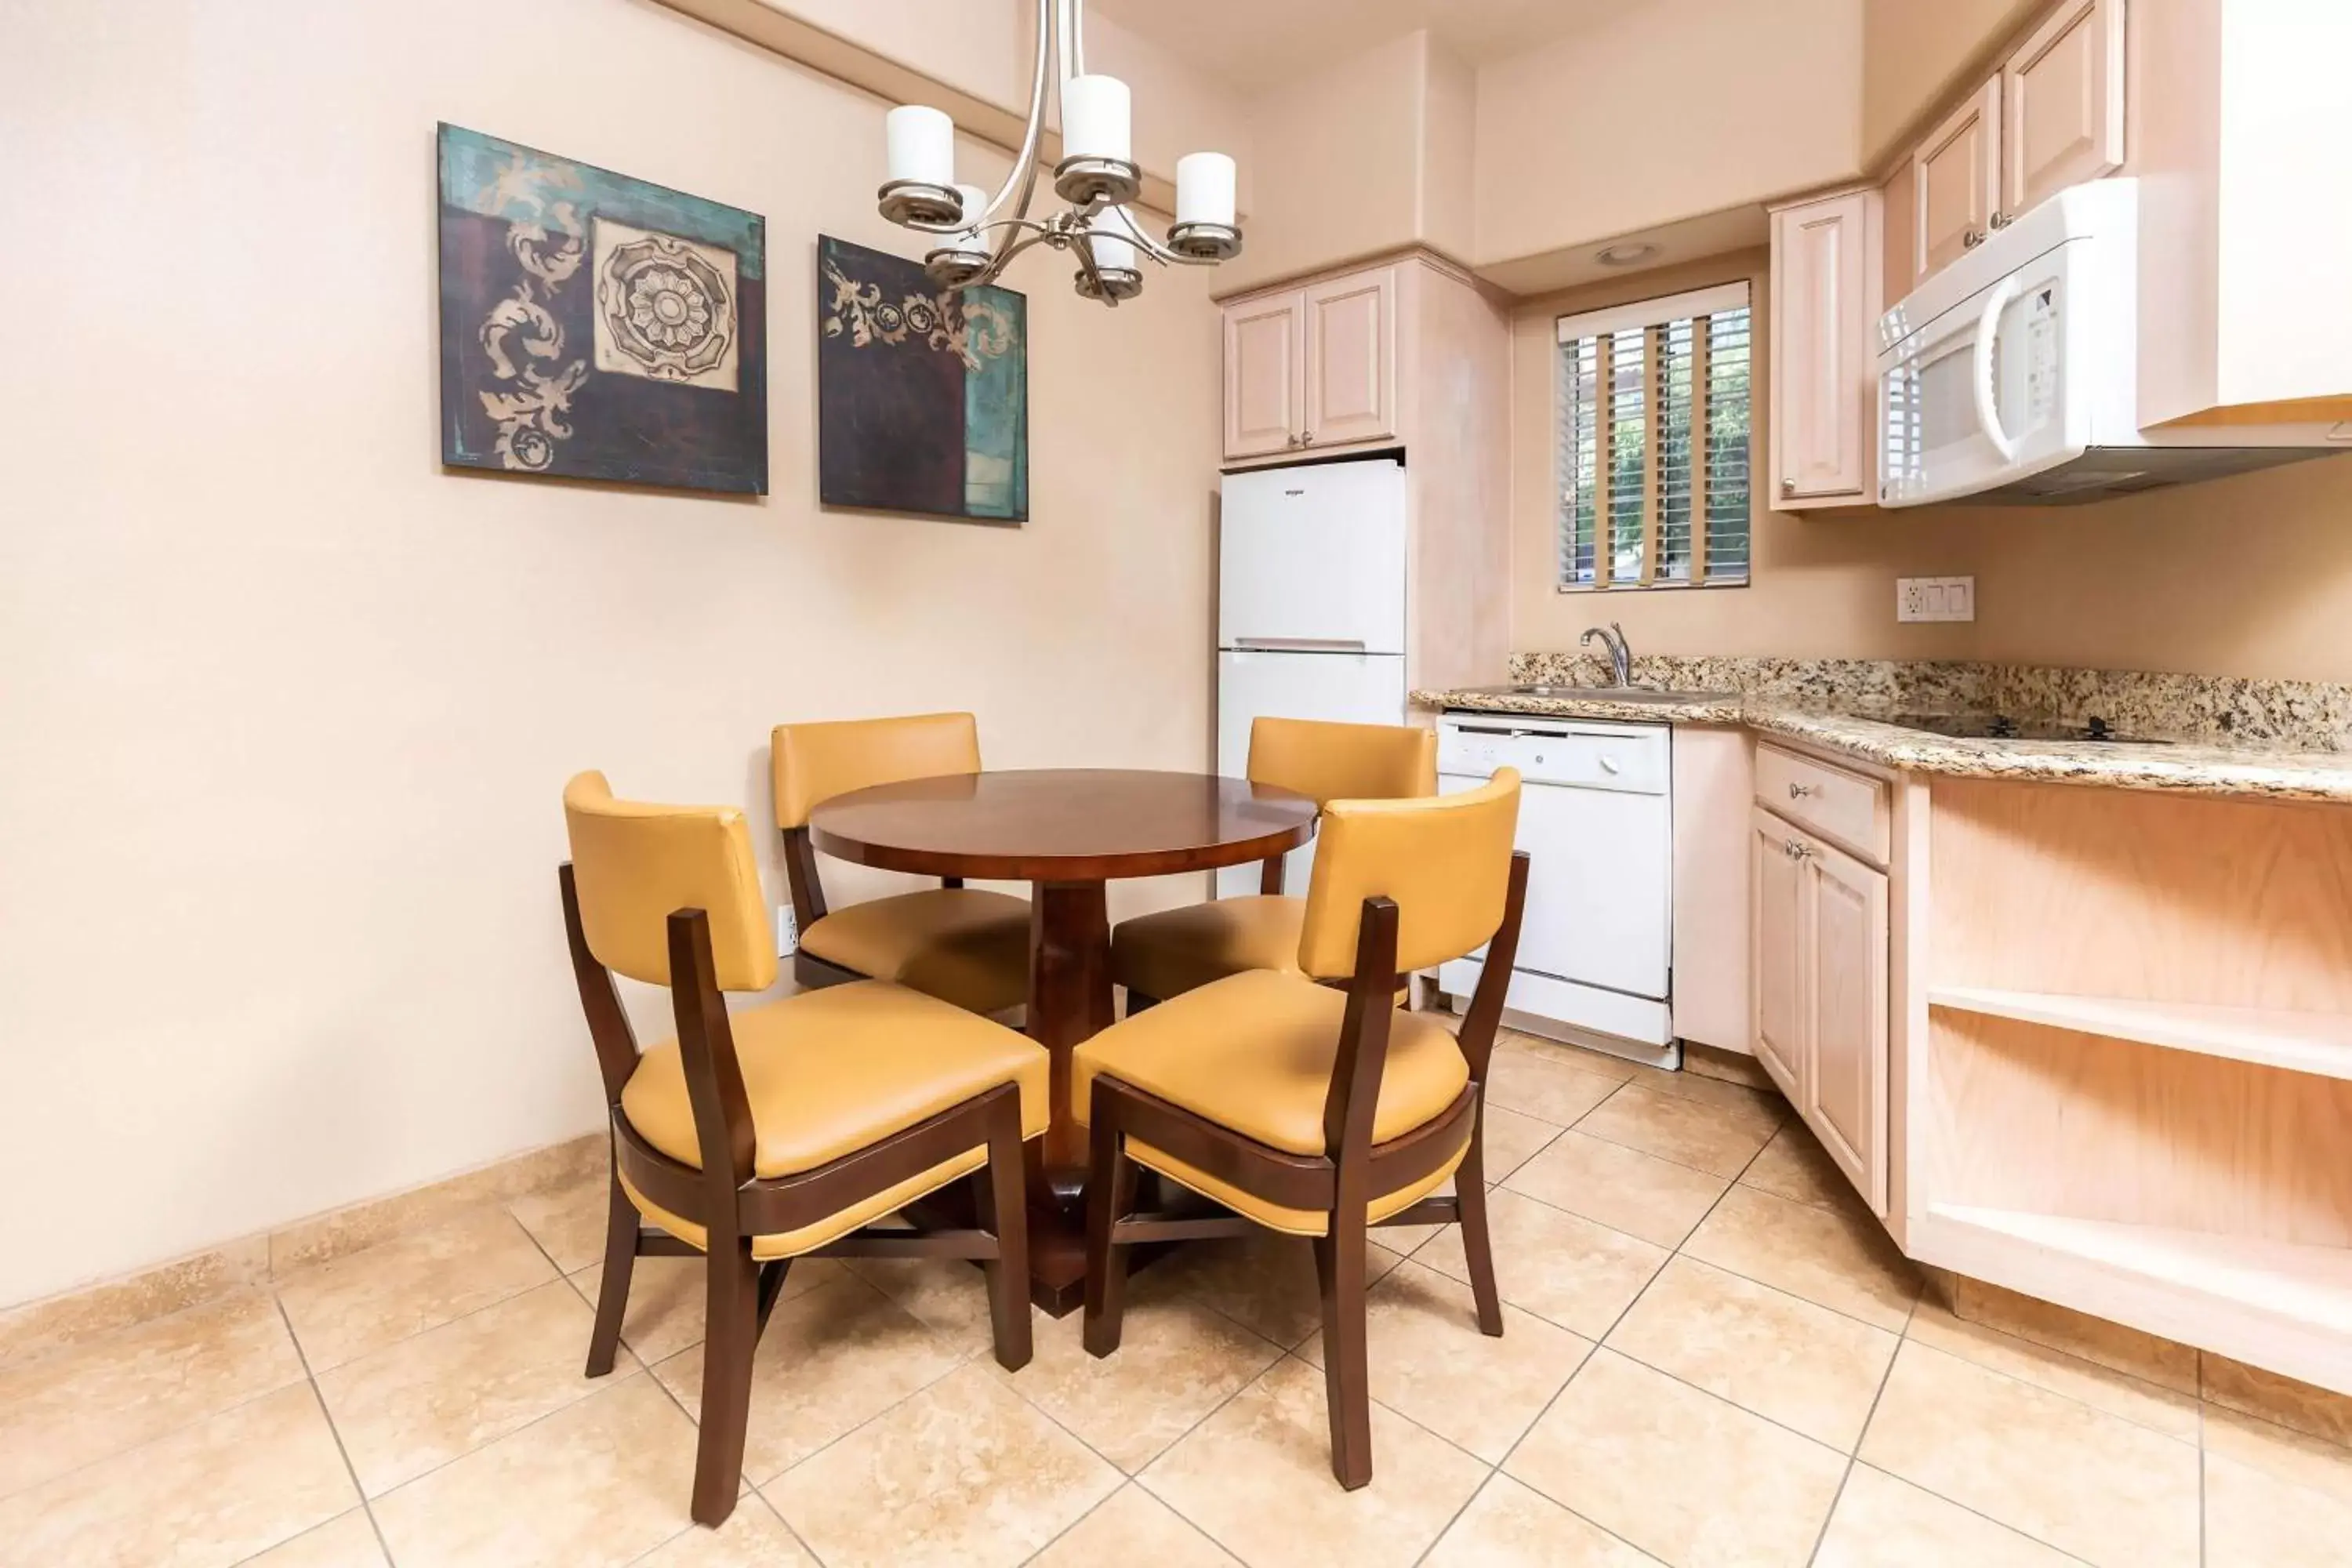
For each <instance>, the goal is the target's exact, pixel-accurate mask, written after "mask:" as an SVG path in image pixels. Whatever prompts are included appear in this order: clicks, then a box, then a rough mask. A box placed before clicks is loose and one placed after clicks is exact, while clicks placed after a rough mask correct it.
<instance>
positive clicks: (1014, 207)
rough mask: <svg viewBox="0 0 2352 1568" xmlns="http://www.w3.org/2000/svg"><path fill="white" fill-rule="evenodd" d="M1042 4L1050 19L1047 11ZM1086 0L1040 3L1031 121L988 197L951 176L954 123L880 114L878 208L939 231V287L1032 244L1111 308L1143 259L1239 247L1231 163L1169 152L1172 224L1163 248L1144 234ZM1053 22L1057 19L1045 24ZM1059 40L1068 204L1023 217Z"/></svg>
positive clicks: (1119, 99)
mask: <svg viewBox="0 0 2352 1568" xmlns="http://www.w3.org/2000/svg"><path fill="white" fill-rule="evenodd" d="M1049 10H1050V11H1051V12H1052V13H1053V16H1051V17H1050V18H1049V16H1048V12H1049ZM1085 12H1086V0H1037V58H1036V63H1035V66H1034V68H1033V69H1032V72H1031V77H1030V84H1029V124H1028V130H1027V132H1026V133H1025V134H1024V136H1023V137H1022V139H1021V153H1020V156H1018V157H1017V158H1015V159H1014V160H1013V167H1012V169H1011V171H1010V172H1009V173H1007V174H1006V175H1005V177H1004V184H1003V186H1002V187H1001V188H1000V189H999V190H998V191H997V193H996V195H994V196H991V195H989V194H988V193H987V192H986V191H984V190H982V189H981V188H980V187H979V186H978V185H961V184H957V183H956V177H955V121H952V120H950V119H949V118H948V116H947V115H946V114H944V113H942V112H941V111H940V110H936V109H929V108H925V107H922V106H920V105H916V104H907V105H903V106H901V107H899V108H898V109H894V110H891V111H890V113H889V115H888V117H887V121H886V122H885V135H886V137H887V141H888V143H889V158H890V179H889V183H888V184H885V185H884V186H883V187H882V189H881V193H880V196H881V207H882V216H884V217H887V218H888V219H889V220H890V221H891V222H892V223H895V224H899V225H901V226H905V227H907V228H911V229H914V230H916V231H917V232H919V233H921V234H928V235H935V236H938V237H939V243H938V244H937V245H936V246H934V247H932V249H931V250H930V252H929V254H928V255H927V256H925V257H924V258H923V268H924V270H925V271H926V272H927V273H929V276H930V279H931V281H932V282H934V283H936V284H938V285H940V287H941V288H942V289H970V288H973V287H975V286H977V285H979V284H982V283H991V282H993V281H995V279H997V278H998V277H999V276H1000V275H1002V274H1003V271H1004V268H1005V267H1006V265H1007V264H1008V263H1010V262H1011V261H1012V259H1013V258H1014V257H1016V256H1018V255H1020V254H1021V253H1022V252H1023V251H1024V250H1027V249H1029V248H1030V247H1033V246H1038V245H1044V246H1049V247H1052V248H1054V249H1055V250H1066V251H1068V252H1070V253H1071V254H1072V255H1073V256H1074V257H1076V259H1077V263H1078V271H1077V275H1076V283H1077V290H1078V292H1079V293H1080V294H1082V295H1084V296H1085V297H1086V298H1087V299H1089V300H1101V301H1102V302H1103V303H1104V304H1106V305H1109V306H1112V307H1114V308H1116V307H1117V306H1118V302H1119V301H1120V300H1132V299H1134V298H1135V297H1136V296H1137V295H1138V294H1139V293H1141V292H1142V291H1143V274H1142V272H1141V271H1140V270H1139V267H1138V261H1139V258H1143V257H1149V258H1151V259H1152V260H1153V261H1155V262H1158V263H1159V264H1160V265H1161V266H1171V265H1173V266H1186V267H1206V266H1213V265H1214V264H1215V263H1217V262H1220V261H1223V260H1225V259H1226V258H1230V257H1233V256H1236V255H1239V254H1240V252H1241V248H1242V232H1241V229H1240V227H1239V226H1237V224H1236V222H1235V218H1234V161H1233V160H1232V159H1231V158H1229V157H1227V156H1226V155H1225V154H1224V153H1187V154H1186V155H1185V156H1183V157H1181V158H1180V159H1178V160H1177V161H1176V222H1175V224H1174V225H1173V226H1171V227H1170V229H1169V230H1168V240H1167V243H1166V244H1165V245H1162V244H1160V242H1158V241H1157V240H1154V239H1153V238H1152V237H1150V235H1148V234H1146V233H1144V232H1143V229H1142V226H1140V225H1139V224H1138V223H1137V222H1136V221H1135V216H1134V215H1133V214H1132V213H1130V212H1129V210H1128V204H1129V202H1132V201H1133V200H1135V197H1136V195H1137V193H1138V192H1139V190H1140V189H1141V188H1142V176H1141V172H1140V171H1139V170H1138V169H1137V167H1136V164H1135V157H1134V151H1133V147H1132V144H1131V142H1130V126H1129V96H1128V89H1127V84H1126V83H1125V82H1123V81H1121V80H1119V79H1118V78H1117V77H1109V76H1094V75H1089V74H1088V73H1087V50H1086V16H1085ZM1049 19H1050V20H1051V21H1052V22H1053V23H1054V26H1052V28H1051V29H1050V30H1049V29H1048V26H1047V23H1048V21H1049ZM1056 41H1058V42H1059V44H1060V59H1059V62H1058V63H1059V66H1060V69H1059V70H1058V71H1056V72H1055V78H1056V79H1058V80H1059V81H1060V83H1061V95H1062V161H1061V162H1060V163H1056V164H1055V165H1054V190H1055V194H1057V195H1060V196H1061V197H1062V199H1063V200H1064V201H1066V202H1067V203H1069V204H1070V205H1068V206H1067V207H1066V208H1065V209H1064V210H1063V211H1061V212H1057V213H1055V214H1054V215H1052V216H1049V217H1045V218H1033V217H1031V216H1029V204H1030V199H1031V197H1032V196H1034V195H1035V193H1036V186H1037V149H1038V146H1039V143H1040V142H1042V141H1043V139H1044V137H1045V83H1046V80H1047V76H1046V67H1047V65H1048V63H1049V59H1048V57H1049V56H1050V55H1051V53H1052V46H1053V45H1054V44H1055V42H1056Z"/></svg>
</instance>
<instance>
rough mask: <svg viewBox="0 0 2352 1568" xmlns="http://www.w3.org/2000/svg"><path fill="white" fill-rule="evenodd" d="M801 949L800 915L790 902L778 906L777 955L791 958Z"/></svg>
mask: <svg viewBox="0 0 2352 1568" xmlns="http://www.w3.org/2000/svg"><path fill="white" fill-rule="evenodd" d="M800 950H801V921H800V917H799V916H798V915H796V914H794V913H793V906H792V905H790V904H778V905H777V906H776V956H777V957H778V958H790V957H791V956H792V955H793V954H794V953H795V952H799V951H800Z"/></svg>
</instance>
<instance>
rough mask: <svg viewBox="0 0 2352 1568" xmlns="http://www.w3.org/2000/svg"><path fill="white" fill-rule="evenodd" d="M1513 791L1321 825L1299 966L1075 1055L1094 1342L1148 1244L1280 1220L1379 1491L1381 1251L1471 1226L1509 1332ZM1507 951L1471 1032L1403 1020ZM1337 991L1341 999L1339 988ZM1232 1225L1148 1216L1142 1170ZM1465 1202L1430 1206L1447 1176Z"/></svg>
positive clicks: (1482, 1298)
mask: <svg viewBox="0 0 2352 1568" xmlns="http://www.w3.org/2000/svg"><path fill="white" fill-rule="evenodd" d="M1518 807H1519V776H1518V774H1517V773H1516V772H1514V771H1513V770H1511V769H1508V768H1506V769H1503V770H1502V771H1501V772H1499V773H1496V775H1495V776H1494V778H1493V779H1492V780H1491V781H1490V782H1489V783H1488V784H1486V785H1485V786H1483V787H1481V788H1479V789H1476V790H1473V791H1471V792H1469V793H1467V794H1464V795H1446V796H1443V797H1439V798H1429V799H1418V800H1396V801H1333V802H1331V803H1330V804H1329V805H1327V806H1326V807H1325V808H1324V813H1323V828H1322V835H1321V839H1320V843H1319V847H1318V848H1317V850H1316V855H1315V871H1314V875H1313V877H1312V879H1310V881H1309V884H1308V888H1307V916H1306V922H1305V925H1304V927H1303V929H1302V931H1301V933H1300V937H1299V946H1298V956H1297V970H1296V971H1291V972H1286V971H1281V970H1272V969H1264V970H1255V971H1252V972H1250V973H1243V974H1234V975H1229V976H1227V977H1226V978H1224V979H1223V980H1219V981H1215V982H1213V983H1212V984H1207V985H1202V986H1200V987H1198V988H1196V989H1194V990H1192V991H1188V992H1186V993H1184V994H1182V995H1181V996H1178V997H1176V998H1174V999H1173V1000H1171V1001H1168V1002H1164V1003H1162V1004H1161V1005H1159V1006H1156V1007H1153V1008H1151V1009H1150V1010H1149V1011H1146V1012H1144V1013H1141V1014H1139V1015H1136V1016H1132V1017H1129V1018H1127V1019H1125V1020H1124V1021H1122V1022H1120V1023H1118V1024H1116V1025H1114V1026H1111V1027H1110V1028H1108V1029H1106V1030H1104V1031H1103V1032H1102V1033H1101V1034H1099V1035H1097V1036H1096V1037H1094V1038H1092V1039H1090V1040H1088V1041H1087V1042H1086V1043H1085V1044H1083V1045H1081V1046H1079V1047H1078V1048H1077V1051H1076V1055H1075V1057H1074V1058H1073V1064H1072V1071H1071V1096H1072V1100H1073V1105H1072V1109H1073V1110H1074V1111H1075V1112H1076V1117H1077V1119H1078V1120H1079V1121H1083V1122H1086V1123H1087V1124H1088V1127H1089V1129H1090V1132H1089V1138H1090V1145H1091V1156H1092V1161H1091V1163H1092V1171H1091V1173H1090V1177H1089V1180H1090V1186H1089V1187H1088V1190H1087V1305H1086V1327H1085V1341H1086V1347H1087V1351H1088V1352H1091V1353H1092V1354H1095V1355H1097V1356H1103V1355H1108V1354H1110V1353H1111V1352H1113V1351H1115V1350H1117V1349H1118V1340H1119V1315H1120V1305H1121V1298H1122V1296H1123V1294H1124V1290H1125V1284H1126V1278H1127V1265H1126V1260H1125V1254H1124V1251H1123V1249H1124V1248H1126V1247H1129V1246H1132V1245H1134V1244H1136V1243H1139V1242H1149V1241H1153V1240H1178V1239H1185V1238H1192V1237H1203V1236H1213V1235H1223V1234H1238V1233H1241V1232H1244V1231H1246V1230H1248V1229H1249V1228H1250V1227H1252V1226H1265V1227H1266V1228H1269V1229H1272V1230H1276V1231H1281V1232H1283V1233H1285V1234H1286V1235H1291V1236H1304V1237H1313V1238H1314V1246H1315V1262H1316V1268H1317V1272H1318V1275H1319V1276H1320V1278H1321V1280H1322V1287H1323V1339H1324V1345H1323V1368H1324V1382H1325V1388H1326V1393H1327V1395H1328V1401H1329V1404H1330V1414H1331V1468H1332V1472H1333V1473H1334V1474H1335V1475H1337V1476H1338V1477H1339V1482H1340V1484H1341V1485H1342V1486H1345V1487H1347V1488H1349V1489H1354V1488H1357V1487H1360V1486H1362V1485H1364V1484H1365V1483H1366V1482H1367V1481H1369V1480H1370V1479H1371V1478H1372V1454H1371V1395H1370V1385H1369V1377H1370V1370H1369V1366H1368V1363H1367V1359H1366V1354H1367V1352H1366V1349H1365V1338H1364V1336H1365V1323H1364V1283H1365V1281H1364V1272H1365V1268H1364V1263H1365V1248H1366V1245H1367V1239H1366V1233H1367V1231H1368V1230H1369V1229H1370V1227H1371V1226H1377V1225H1433V1224H1443V1223H1445V1222H1448V1221H1454V1220H1459V1221H1460V1222H1461V1225H1462V1246H1463V1251H1464V1253H1465V1255H1466V1257H1467V1258H1468V1260H1469V1265H1470V1289H1471V1293H1472V1295H1473V1296H1474V1297H1475V1300H1476V1303H1477V1317H1478V1328H1479V1331H1481V1332H1483V1333H1486V1334H1489V1335H1499V1334H1500V1333H1501V1332H1502V1331H1503V1310H1502V1304H1501V1302H1500V1300H1498V1298H1497V1297H1496V1290H1495V1261H1494V1254H1493V1250H1492V1247H1491V1246H1490V1243H1489V1241H1488V1237H1487V1230H1486V1160H1485V1155H1484V1152H1483V1146H1482V1122H1483V1120H1484V1115H1485V1106H1486V1064H1487V1060H1488V1058H1489V1057H1490V1055H1491V1053H1492V1052H1493V1049H1494V1045H1495V1028H1496V1023H1497V1022H1498V1021H1499V1020H1500V1018H1501V1016H1502V1011H1503V993H1504V989H1505V986H1506V984H1507V981H1508V977H1509V975H1510V973H1511V962H1512V960H1513V958H1514V957H1516V956H1517V952H1518V941H1519V920H1520V915H1521V912H1522V911H1523V910H1524V909H1525V907H1526V903H1527V886H1528V858H1527V857H1526V856H1525V855H1523V854H1516V853H1514V852H1513V850H1512V847H1511V837H1512V832H1513V829H1514V828H1515V827H1516V826H1517V819H1518ZM1490 941H1491V943H1492V945H1491V946H1490V947H1489V948H1488V950H1487V959H1486V973H1484V974H1483V975H1482V976H1481V977H1480V979H1479V983H1478V989H1477V992H1476V994H1475V995H1474V996H1473V997H1472V999H1471V1003H1470V1009H1469V1011H1468V1012H1467V1013H1466V1014H1465V1016H1464V1017H1463V1020H1462V1028H1461V1032H1460V1035H1459V1037H1456V1036H1455V1035H1454V1034H1450V1033H1448V1032H1447V1031H1446V1030H1445V1029H1444V1027H1443V1026H1440V1025H1438V1024H1437V1023H1436V1022H1435V1021H1434V1020H1433V1019H1431V1018H1429V1017H1428V1016H1425V1015H1420V1014H1413V1013H1406V1012H1401V1011H1398V1010H1397V1009H1396V1007H1395V1006H1394V1005H1393V1003H1394V998H1395V992H1396V984H1397V976H1398V975H1399V974H1400V973H1403V972H1407V971H1410V970H1414V969H1421V968H1425V967H1427V966H1429V965H1431V964H1434V963H1444V962H1445V961H1446V960H1448V959H1452V958H1459V957H1461V956H1463V955H1464V954H1465V953H1468V952H1473V951H1475V949H1476V948H1477V947H1478V945H1479V944H1480V943H1482V942H1490ZM1325 981H1336V982H1344V984H1345V987H1346V988H1345V989H1344V990H1339V989H1334V988H1333V987H1332V986H1331V985H1328V984H1322V982H1325ZM1139 1165H1142V1166H1147V1167H1149V1168H1150V1169H1151V1170H1153V1171H1156V1172H1158V1173H1160V1175H1161V1176H1163V1177H1165V1178H1167V1179H1169V1180H1171V1181H1172V1182H1175V1183H1178V1184H1181V1185H1183V1186H1186V1187H1189V1188H1191V1189H1192V1190H1193V1191H1194V1192H1196V1193H1199V1194H1202V1195H1203V1196H1205V1197H1208V1198H1212V1199H1213V1200H1215V1201H1216V1202H1217V1203H1219V1204H1222V1205H1224V1206H1225V1207H1226V1208H1229V1209H1231V1210H1233V1211H1234V1217H1233V1218H1232V1219H1231V1220H1230V1221H1228V1222H1225V1223H1223V1224H1220V1223H1219V1222H1218V1221H1216V1220H1213V1219H1211V1220H1203V1219H1201V1218H1199V1217H1197V1216H1192V1215H1176V1214H1156V1215H1134V1214H1131V1213H1129V1210H1130V1209H1131V1208H1132V1206H1133V1205H1134V1202H1135V1189H1136V1176H1135V1172H1136V1167H1137V1166H1139ZM1449 1177H1451V1178H1452V1179H1453V1182H1454V1193H1453V1194H1452V1195H1448V1196H1442V1197H1441V1196H1433V1195H1432V1194H1435V1193H1436V1191H1437V1189H1438V1188H1439V1187H1440V1186H1442V1185H1444V1183H1445V1181H1446V1180H1447V1178H1449Z"/></svg>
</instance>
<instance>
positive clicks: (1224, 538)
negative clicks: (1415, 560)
mask: <svg viewBox="0 0 2352 1568" xmlns="http://www.w3.org/2000/svg"><path fill="white" fill-rule="evenodd" d="M1223 496H1224V504H1223V521H1222V523H1221V527H1220V538H1219V543H1218V554H1217V579H1218V581H1217V589H1218V606H1219V609H1218V620H1217V646H1218V647H1222V648H1226V649H1248V648H1257V649H1266V650H1278V649H1288V650H1293V651H1311V650H1319V651H1344V652H1354V653H1373V654H1382V653H1389V654H1402V652H1404V616H1405V608H1404V593H1405V519H1404V468H1403V467H1402V465H1401V464H1399V463H1397V462H1395V461H1394V460H1393V459H1387V458H1383V459H1378V460H1373V461H1367V462H1360V463H1329V464H1324V465H1320V466H1317V467H1311V468H1260V469H1258V470H1256V471H1255V472H1253V473H1246V474H1228V475H1226V476H1225V481H1224V491H1223ZM1383 722H1389V723H1393V722H1395V721H1394V720H1386V721H1383ZM1244 729H1246V726H1244Z"/></svg>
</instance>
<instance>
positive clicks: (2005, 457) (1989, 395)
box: [1976, 277, 2025, 463]
mask: <svg viewBox="0 0 2352 1568" xmlns="http://www.w3.org/2000/svg"><path fill="white" fill-rule="evenodd" d="M2024 291H2025V289H2024V285H2022V284H2021V283H2020V282H2018V280H2017V279H2015V278H2013V277H2012V278H2004V279H2001V280H2000V287H1999V288H1997V289H1994V290H1993V291H1992V297H1991V298H1990V299H1989V300H1986V301H1985V303H1984V313H1983V314H1982V315H1979V317H1978V318H1977V363H1976V372H1977V374H1976V392H1977V424H1978V425H1979V426H1981V427H1982V429H1983V430H1984V433H1985V439H1986V440H1988V441H1990V442H1991V443H1992V446H1993V450H1994V451H1996V452H1999V453H2000V460H2001V461H2002V462H2004V463H2013V462H2015V461H2017V442H2016V441H2015V440H2014V439H2012V438H2011V436H2010V434H2009V432H2008V431H2006V430H2004V429H2002V428H2001V427H2000V407H1999V406H1998V405H1997V404H1996V403H1995V402H1994V399H1993V384H1992V370H1993V366H1992V351H1993V344H1994V342H1996V341H1997V339H1998V338H1999V336H2000V313H2001V312H2002V311H2003V310H2007V309H2008V308H2009V302H2010V301H2011V300H2014V299H2016V298H2017V297H2018V295H2020V294H2021V293H2023V292H2024Z"/></svg>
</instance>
